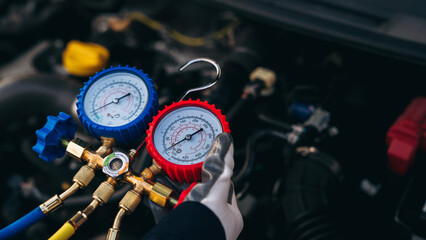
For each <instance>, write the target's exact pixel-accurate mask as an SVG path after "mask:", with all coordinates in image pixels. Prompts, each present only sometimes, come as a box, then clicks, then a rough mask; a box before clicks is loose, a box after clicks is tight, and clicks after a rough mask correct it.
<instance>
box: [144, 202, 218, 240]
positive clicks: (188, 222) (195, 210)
mask: <svg viewBox="0 0 426 240" xmlns="http://www.w3.org/2000/svg"><path fill="white" fill-rule="evenodd" d="M166 239H167V240H200V239H203V240H221V239H223V240H225V239H226V237H225V230H224V229H223V227H222V224H221V223H220V221H219V219H218V218H217V217H216V215H215V214H214V213H213V212H212V211H211V210H210V209H209V208H207V207H206V206H204V205H203V204H201V203H199V202H184V203H182V204H180V205H179V206H178V207H176V209H174V210H172V211H171V212H170V214H169V215H167V216H166V217H164V218H163V219H162V220H161V221H160V222H159V223H158V224H157V225H156V226H155V227H154V228H152V229H151V231H149V232H148V233H147V234H146V235H145V236H144V237H143V240H166Z"/></svg>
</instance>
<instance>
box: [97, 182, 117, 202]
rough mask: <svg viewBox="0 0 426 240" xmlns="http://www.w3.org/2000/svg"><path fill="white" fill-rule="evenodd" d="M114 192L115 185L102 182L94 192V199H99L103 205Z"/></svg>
mask: <svg viewBox="0 0 426 240" xmlns="http://www.w3.org/2000/svg"><path fill="white" fill-rule="evenodd" d="M113 194H114V186H113V185H112V184H110V183H109V182H102V183H101V185H99V187H98V188H97V189H96V191H95V192H94V193H93V195H92V197H93V199H95V200H97V201H98V202H99V203H100V204H101V205H103V204H105V203H107V202H108V201H109V199H110V198H111V196H112V195H113Z"/></svg>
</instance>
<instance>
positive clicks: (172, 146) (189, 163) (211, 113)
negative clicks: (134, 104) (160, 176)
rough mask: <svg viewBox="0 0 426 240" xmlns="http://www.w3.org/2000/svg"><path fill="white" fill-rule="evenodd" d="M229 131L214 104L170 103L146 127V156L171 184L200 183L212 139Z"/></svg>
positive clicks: (199, 102)
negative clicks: (177, 182) (176, 182)
mask: <svg viewBox="0 0 426 240" xmlns="http://www.w3.org/2000/svg"><path fill="white" fill-rule="evenodd" d="M223 132H228V133H229V132H230V130H229V124H228V122H226V119H225V116H224V115H222V114H221V111H220V110H218V109H216V108H215V106H214V105H210V104H208V103H207V102H201V101H200V100H191V99H189V100H184V101H180V102H177V103H173V104H172V105H170V106H166V108H165V109H164V110H162V111H160V112H159V113H158V114H157V116H155V117H154V118H153V121H152V122H151V123H150V124H149V129H148V131H147V137H146V144H147V149H148V153H149V154H150V155H151V157H152V158H153V159H154V160H155V161H156V162H157V163H158V165H159V166H160V167H161V168H162V169H163V170H164V171H165V172H166V173H167V175H168V176H169V177H170V178H171V179H172V180H173V181H179V182H187V183H190V182H196V181H201V168H202V166H203V162H204V160H205V158H206V155H207V153H208V152H209V150H210V148H211V146H212V144H213V141H214V139H215V138H216V136H217V135H219V134H220V133H223Z"/></svg>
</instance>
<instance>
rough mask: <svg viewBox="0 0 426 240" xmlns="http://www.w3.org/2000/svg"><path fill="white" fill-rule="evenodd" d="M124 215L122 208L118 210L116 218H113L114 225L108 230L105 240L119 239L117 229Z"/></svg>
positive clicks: (124, 211)
mask: <svg viewBox="0 0 426 240" xmlns="http://www.w3.org/2000/svg"><path fill="white" fill-rule="evenodd" d="M125 214H126V210H124V209H123V208H120V211H118V213H117V216H115V219H114V224H113V225H112V228H110V229H109V230H108V235H107V237H106V239H107V240H116V239H119V238H120V230H119V229H120V225H121V222H122V221H123V218H124V215H125Z"/></svg>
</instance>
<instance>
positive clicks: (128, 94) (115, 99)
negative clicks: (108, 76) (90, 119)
mask: <svg viewBox="0 0 426 240" xmlns="http://www.w3.org/2000/svg"><path fill="white" fill-rule="evenodd" d="M128 96H130V93H127V94H126V95H124V96H121V97H119V98H114V99H113V100H112V101H111V102H109V103H107V104H105V105H103V106H102V107H98V108H96V109H95V110H93V111H92V113H94V112H96V111H98V110H99V109H101V108H104V107H106V106H108V105H110V104H113V103H115V104H117V103H118V102H120V100H121V99H123V98H125V97H128Z"/></svg>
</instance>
